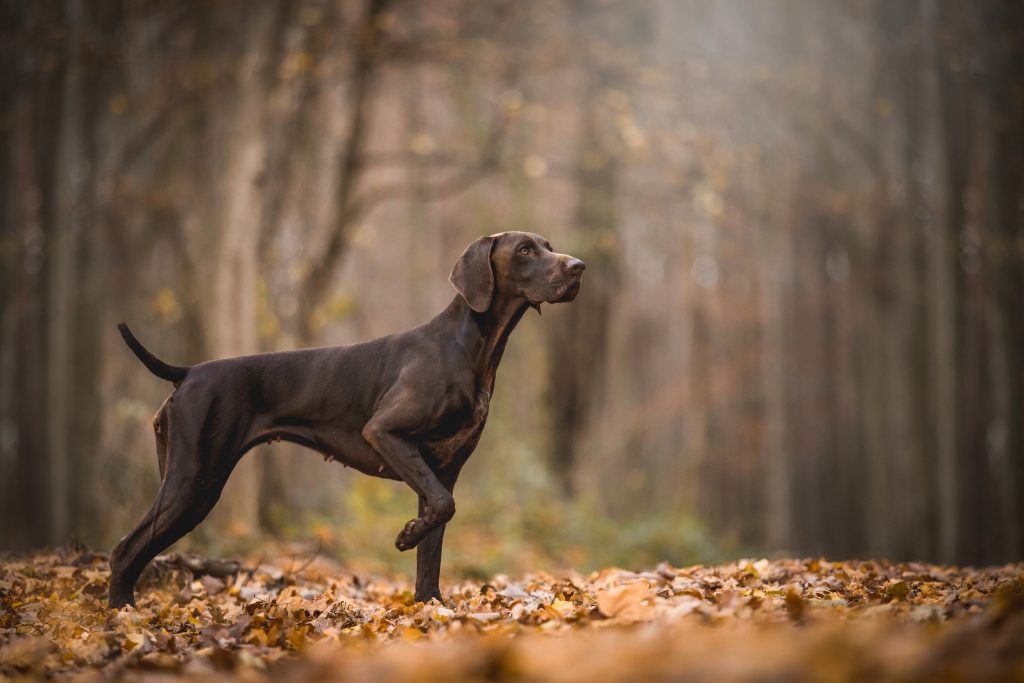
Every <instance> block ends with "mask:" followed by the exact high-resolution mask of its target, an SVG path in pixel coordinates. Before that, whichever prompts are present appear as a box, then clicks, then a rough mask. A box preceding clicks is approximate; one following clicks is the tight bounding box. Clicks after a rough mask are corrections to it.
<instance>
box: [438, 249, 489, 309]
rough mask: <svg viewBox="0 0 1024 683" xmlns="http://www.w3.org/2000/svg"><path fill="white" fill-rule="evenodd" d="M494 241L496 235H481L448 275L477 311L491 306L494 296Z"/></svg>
mask: <svg viewBox="0 0 1024 683" xmlns="http://www.w3.org/2000/svg"><path fill="white" fill-rule="evenodd" d="M494 242H495V239H494V237H481V238H480V239H478V240H477V241H475V242H473V243H472V244H471V245H469V246H468V247H466V251H464V252H462V256H460V257H459V260H458V261H456V262H455V267H454V268H452V274H451V275H450V276H448V281H449V282H451V283H452V286H453V287H455V291H457V292H458V293H459V294H461V295H462V298H463V299H465V300H466V303H468V304H469V307H470V308H472V309H473V310H474V311H476V312H477V313H483V312H484V311H486V310H487V309H488V308H490V307H491V298H492V297H493V296H494V269H493V268H492V267H491V250H492V249H493V248H494Z"/></svg>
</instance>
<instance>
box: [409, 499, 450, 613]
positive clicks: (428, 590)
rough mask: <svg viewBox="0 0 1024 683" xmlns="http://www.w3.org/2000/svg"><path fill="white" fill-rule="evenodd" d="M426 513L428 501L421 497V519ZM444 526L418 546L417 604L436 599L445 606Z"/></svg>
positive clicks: (426, 537)
mask: <svg viewBox="0 0 1024 683" xmlns="http://www.w3.org/2000/svg"><path fill="white" fill-rule="evenodd" d="M425 512H426V501H425V500H424V499H423V497H422V496H420V517H422V516H423V515H424V514H425ZM446 526H448V525H447V524H442V525H441V526H439V527H437V528H436V529H434V530H433V531H431V532H430V533H429V534H427V535H426V536H425V537H424V538H423V540H422V541H420V544H419V545H418V546H416V602H429V601H430V599H431V598H434V599H435V600H437V601H438V602H440V603H441V604H444V598H442V597H441V585H440V578H441V544H442V543H443V542H444V529H445V527H446Z"/></svg>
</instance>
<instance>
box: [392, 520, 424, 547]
mask: <svg viewBox="0 0 1024 683" xmlns="http://www.w3.org/2000/svg"><path fill="white" fill-rule="evenodd" d="M423 526H424V523H423V520H422V519H421V518H416V519H412V520H409V521H408V522H406V524H405V527H404V528H403V529H402V530H401V531H400V532H398V537H397V538H396V539H395V547H396V548H398V549H399V550H401V551H403V552H404V551H406V550H412V549H413V548H415V547H416V544H417V543H419V542H420V540H421V539H422V538H423V529H422V527H423Z"/></svg>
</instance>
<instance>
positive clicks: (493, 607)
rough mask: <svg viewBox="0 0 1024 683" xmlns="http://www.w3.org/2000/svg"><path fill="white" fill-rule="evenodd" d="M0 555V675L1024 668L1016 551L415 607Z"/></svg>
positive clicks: (181, 569) (296, 582)
mask: <svg viewBox="0 0 1024 683" xmlns="http://www.w3.org/2000/svg"><path fill="white" fill-rule="evenodd" d="M107 577H108V570H107V561H106V556H104V555H101V554H97V553H91V552H84V551H78V552H74V551H64V552H60V553H53V554H36V555H25V556H8V557H6V558H3V559H2V560H0V680H4V679H10V680H32V679H38V678H54V677H56V678H58V679H73V680H76V681H89V680H107V679H119V680H128V681H131V680H140V681H157V680H159V681H177V680H183V679H188V680H209V681H215V680H225V679H228V678H240V679H243V680H246V681H251V682H253V683H264V682H266V683H270V681H299V680H303V681H373V682H374V683H385V682H387V681H405V680H409V681H445V682H447V681H464V680H465V681H476V680H480V681H483V680H489V681H493V680H501V681H506V680H507V681H513V680H514V681H588V682H593V683H602V682H605V681H638V680H639V681H643V680H678V679H685V680H693V681H709V682H710V681H715V682H718V681H767V680H770V681H790V680H793V681H830V682H831V681H843V680H863V681H879V680H898V681H933V680H944V681H952V680H972V681H973V680H986V679H990V680H1024V564H1015V565H1007V566H1003V567H998V568H988V569H981V570H974V569H965V568H957V567H947V566H937V565H931V564H920V563H908V564H897V563H890V562H886V561H865V562H826V561H824V560H817V559H808V560H777V561H767V560H751V561H740V562H736V563H730V564H723V565H719V566H693V567H685V568H677V567H671V566H667V565H664V564H663V565H660V566H658V567H656V568H654V569H651V570H650V571H644V572H639V573H634V572H629V571H625V570H621V569H605V570H603V571H599V572H595V573H592V574H589V575H586V576H582V575H577V574H573V573H569V574H566V575H562V576H549V575H546V574H532V575H526V576H521V577H516V578H510V577H506V576H500V575H499V576H495V577H493V578H492V579H491V580H490V581H489V582H479V581H477V582H470V581H466V582H460V583H456V584H454V585H447V584H443V588H444V589H445V597H446V601H447V602H448V606H443V605H440V604H438V603H429V604H415V603H414V602H413V600H412V595H411V594H410V592H409V591H410V586H409V584H408V583H407V582H405V580H399V579H389V578H385V577H378V576H367V575H354V574H352V573H351V570H346V569H345V568H344V567H343V566H341V565H339V564H337V563H335V562H332V561H330V560H328V559H324V558H320V557H312V558H306V559H303V558H301V557H300V558H294V557H288V556H282V557H280V558H278V559H276V560H271V559H266V558H263V559H260V560H255V559H254V560H253V561H251V562H250V563H248V564H246V563H242V564H235V563H228V562H217V561H208V560H205V559H203V558H198V557H192V556H181V555H167V556H162V557H161V558H158V560H157V561H156V562H154V565H153V566H152V568H151V570H149V571H148V572H147V574H146V575H145V576H144V581H143V582H142V583H141V584H140V586H139V590H138V601H139V605H138V608H137V609H131V608H128V609H124V610H120V611H116V610H109V609H107V608H106V593H107Z"/></svg>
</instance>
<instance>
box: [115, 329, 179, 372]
mask: <svg viewBox="0 0 1024 683" xmlns="http://www.w3.org/2000/svg"><path fill="white" fill-rule="evenodd" d="M117 329H118V331H119V332H120V333H121V336H122V337H123V338H124V343H125V344H127V345H128V348H129V349H131V350H132V353H134V354H135V355H136V356H137V357H138V359H139V360H141V361H142V364H143V365H145V366H146V367H147V368H149V371H150V372H152V373H153V374H154V375H156V376H157V377H159V378H160V379H165V380H167V381H168V382H173V383H174V386H178V385H179V384H181V383H182V381H183V380H184V379H185V376H186V375H187V374H188V371H189V370H191V369H192V368H189V367H182V366H180V365H170V364H168V363H165V362H163V361H162V360H160V359H159V358H157V357H156V356H154V355H153V354H152V353H150V352H149V350H148V349H146V347H145V346H143V345H142V342H140V341H139V340H138V339H136V338H135V335H134V334H132V331H131V330H129V329H128V326H127V325H125V324H124V323H120V324H119V325H118V326H117Z"/></svg>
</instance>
